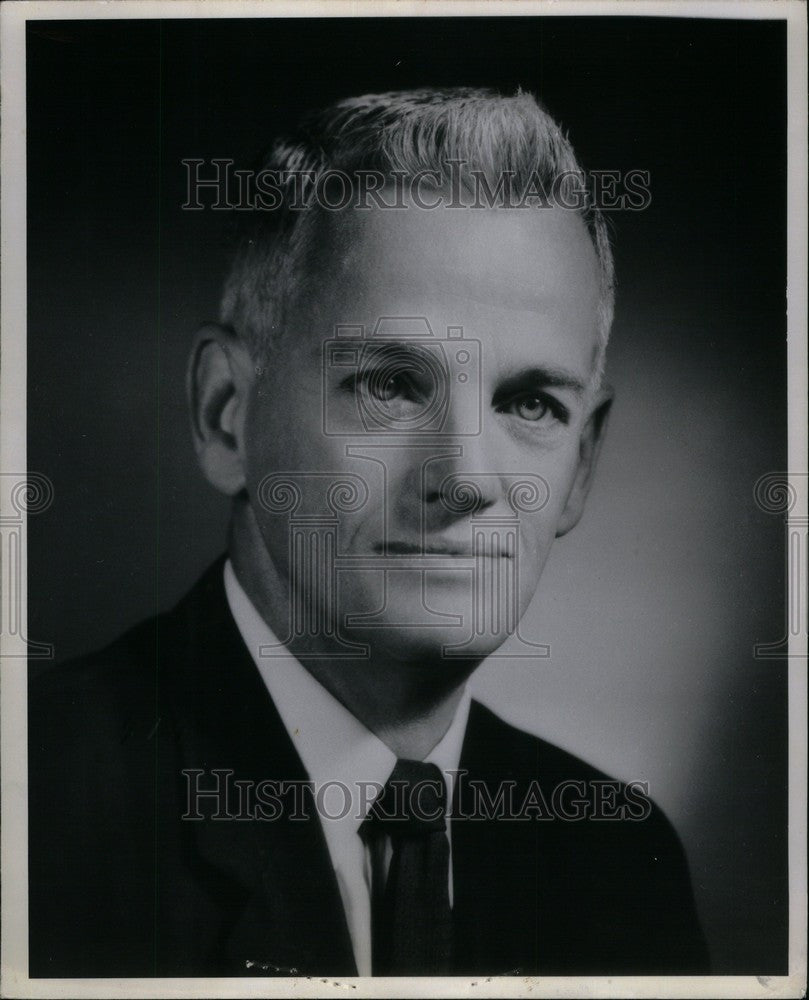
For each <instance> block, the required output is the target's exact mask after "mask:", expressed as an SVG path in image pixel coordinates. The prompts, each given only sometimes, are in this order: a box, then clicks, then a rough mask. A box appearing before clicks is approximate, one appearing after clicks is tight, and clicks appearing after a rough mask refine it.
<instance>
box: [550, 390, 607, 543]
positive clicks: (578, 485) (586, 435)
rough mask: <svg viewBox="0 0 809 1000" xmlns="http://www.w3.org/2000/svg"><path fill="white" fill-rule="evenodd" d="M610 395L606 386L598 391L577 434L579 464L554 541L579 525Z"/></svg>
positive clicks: (599, 449) (603, 433)
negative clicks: (578, 435) (579, 433)
mask: <svg viewBox="0 0 809 1000" xmlns="http://www.w3.org/2000/svg"><path fill="white" fill-rule="evenodd" d="M613 396H614V392H613V390H612V388H611V387H610V386H604V387H603V388H601V389H599V391H598V393H597V394H596V397H595V402H594V405H593V407H592V410H591V412H590V416H589V417H588V418H587V421H586V423H585V424H584V427H583V428H582V432H581V439H580V441H579V464H578V467H577V469H576V478H575V479H574V480H573V486H572V488H571V490H570V493H569V495H568V498H567V503H566V504H565V508H564V510H563V511H562V516H561V517H560V518H559V523H558V525H557V526H556V537H557V538H561V536H562V535H566V534H567V533H568V531H570V529H571V528H575V526H576V525H577V524H578V523H579V520H580V519H581V516H582V514H583V513H584V501H585V500H586V499H587V494H588V493H589V492H590V485H591V483H592V481H593V473H594V472H595V467H596V461H597V460H598V453H599V452H600V451H601V444H602V442H603V440H604V435H605V433H606V430H607V419H608V417H609V413H610V407H611V406H612V400H613Z"/></svg>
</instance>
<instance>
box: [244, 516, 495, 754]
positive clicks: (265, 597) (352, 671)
mask: <svg viewBox="0 0 809 1000" xmlns="http://www.w3.org/2000/svg"><path fill="white" fill-rule="evenodd" d="M251 521H252V518H250V517H248V518H239V517H236V518H234V520H233V523H232V526H231V534H230V545H229V549H230V558H231V562H232V564H233V569H234V572H235V574H236V578H237V579H238V581H239V584H240V585H241V587H242V589H243V590H244V592H245V593H246V595H247V597H248V598H249V599H250V601H251V602H252V603H253V605H254V607H255V608H256V610H257V611H258V613H259V614H260V615H261V617H262V618H263V619H264V621H265V622H266V623H267V625H268V626H269V627H270V629H272V631H273V632H274V633H275V635H276V636H277V637H279V638H282V637H283V636H284V633H285V629H286V621H287V613H288V595H287V594H286V593H285V592H284V590H285V588H284V586H283V585H282V582H281V581H280V580H279V579H278V574H277V571H276V570H275V568H274V567H273V566H272V564H271V562H270V559H269V556H268V555H267V557H266V560H262V561H261V562H259V560H256V559H255V558H253V556H252V553H255V552H257V551H258V552H262V553H265V552H266V550H265V548H264V546H263V542H262V540H261V539H260V537H256V532H257V526H256V525H255V522H254V521H252V524H251V523H250V522H251ZM246 553H251V555H250V556H246ZM265 563H266V564H265ZM287 589H288V585H287ZM306 641H307V646H306V655H305V656H304V657H301V658H300V662H301V663H302V665H303V666H304V667H305V668H306V669H307V670H308V671H309V673H310V674H312V676H313V677H314V678H315V679H316V680H317V681H318V682H319V683H320V684H322V685H323V687H324V688H326V690H327V691H328V692H329V693H330V694H331V695H332V696H333V697H335V698H336V699H337V700H338V701H339V702H340V703H341V704H342V705H344V706H345V707H346V708H347V709H348V711H349V712H351V714H352V715H354V716H355V718H357V719H358V720H359V721H360V722H361V723H362V724H363V725H364V726H366V728H368V729H369V730H370V731H371V732H373V733H374V734H375V735H376V736H378V737H379V739H380V740H382V742H383V743H385V744H386V746H388V747H389V748H390V750H391V751H392V752H393V753H395V754H396V756H397V757H399V758H408V759H411V760H423V759H424V758H425V757H426V756H427V755H428V754H429V753H430V751H431V750H432V749H433V748H434V747H435V746H436V745H437V744H438V743H439V742H440V740H441V739H442V737H443V736H444V734H445V733H446V731H447V730H448V729H449V726H450V725H451V723H452V719H453V717H454V715H455V711H456V709H457V707H458V703H459V701H460V699H461V697H462V694H463V686H464V683H465V681H466V680H467V679H468V677H469V675H470V674H471V673H472V672H473V671H474V669H475V668H476V667H477V666H478V661H468V662H467V661H460V660H458V661H452V662H451V663H448V662H447V661H446V660H441V659H440V658H439V660H438V661H437V662H436V663H434V664H433V663H430V662H429V661H428V660H427V658H426V657H425V656H423V655H419V656H418V658H417V659H414V660H413V661H412V662H410V661H409V660H408V659H407V658H402V657H401V655H398V656H393V655H390V653H389V652H380V651H376V650H374V648H373V646H371V649H370V655H369V656H367V657H362V658H360V657H357V658H356V659H355V658H351V657H349V658H346V657H345V655H344V654H343V655H341V656H340V657H339V658H336V657H335V656H334V655H333V650H332V649H331V648H330V647H329V645H328V641H327V640H326V639H325V638H324V637H320V636H312V637H308V638H307V640H306ZM291 652H292V653H293V655H294V654H295V652H296V651H295V650H291Z"/></svg>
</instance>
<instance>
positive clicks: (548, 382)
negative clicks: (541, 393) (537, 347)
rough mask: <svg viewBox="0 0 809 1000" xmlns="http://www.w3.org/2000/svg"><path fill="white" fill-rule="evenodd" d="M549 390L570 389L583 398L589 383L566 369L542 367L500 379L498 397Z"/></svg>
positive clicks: (528, 369)
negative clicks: (531, 390)
mask: <svg viewBox="0 0 809 1000" xmlns="http://www.w3.org/2000/svg"><path fill="white" fill-rule="evenodd" d="M547 388H551V389H569V390H570V391H571V392H573V393H575V394H576V395H577V396H583V395H584V394H585V392H586V391H587V382H585V381H584V380H583V379H582V378H580V377H579V376H578V375H576V374H575V373H574V372H571V371H568V370H567V369H566V368H551V367H545V366H542V365H540V366H537V367H534V368H526V369H524V370H523V371H520V372H516V373H515V374H513V375H509V376H507V377H506V378H503V379H500V380H499V381H498V384H497V395H498V396H505V395H510V394H513V393H517V392H521V391H524V390H530V389H547Z"/></svg>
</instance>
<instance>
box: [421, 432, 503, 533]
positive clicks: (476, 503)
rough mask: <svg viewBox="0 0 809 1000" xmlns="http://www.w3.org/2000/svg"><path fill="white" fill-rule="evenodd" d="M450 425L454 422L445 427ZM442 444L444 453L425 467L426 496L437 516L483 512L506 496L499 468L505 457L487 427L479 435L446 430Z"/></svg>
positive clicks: (429, 506) (427, 462)
mask: <svg viewBox="0 0 809 1000" xmlns="http://www.w3.org/2000/svg"><path fill="white" fill-rule="evenodd" d="M449 426H452V424H451V422H450V421H448V422H447V424H446V425H445V427H449ZM454 426H455V427H456V428H457V427H459V426H463V425H459V424H458V423H457V422H455V424H454ZM465 426H469V424H468V423H467V424H466V425H465ZM442 445H443V446H442V447H441V448H440V452H442V453H440V454H436V455H435V457H433V458H428V459H427V461H426V462H425V466H424V480H423V488H424V494H423V499H424V503H425V505H426V507H427V508H428V509H430V513H431V515H432V516H433V517H440V518H446V519H447V520H453V519H454V518H456V517H462V516H469V515H471V514H479V513H480V512H481V511H484V510H486V509H488V508H490V507H493V506H494V505H495V504H497V503H498V502H499V501H501V500H504V499H505V496H506V492H507V484H506V483H505V477H504V476H503V474H502V472H500V471H498V466H499V464H501V463H502V457H503V456H502V455H501V456H500V462H498V456H497V450H498V449H497V442H496V441H495V440H494V437H493V435H492V434H491V433H490V434H487V433H486V428H485V427H480V428H479V429H478V433H475V434H463V433H462V432H461V433H459V432H458V430H455V432H454V433H453V432H451V431H445V433H444V434H443V435H442ZM437 451H439V449H437Z"/></svg>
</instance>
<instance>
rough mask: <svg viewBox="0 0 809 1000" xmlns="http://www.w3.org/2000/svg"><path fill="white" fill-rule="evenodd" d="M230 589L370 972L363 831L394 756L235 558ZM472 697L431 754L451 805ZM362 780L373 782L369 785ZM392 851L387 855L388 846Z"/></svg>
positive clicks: (363, 969)
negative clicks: (259, 602) (268, 618)
mask: <svg viewBox="0 0 809 1000" xmlns="http://www.w3.org/2000/svg"><path fill="white" fill-rule="evenodd" d="M225 593H226V594H227V599H228V604H229V605H230V610H231V613H232V615H233V617H234V619H235V621H236V625H237V627H238V629H239V632H240V633H241V636H242V639H243V640H244V642H245V644H246V646H247V648H248V649H249V650H250V654H251V655H252V657H253V660H254V661H255V663H256V666H257V667H258V670H259V673H260V674H261V676H262V678H263V680H264V683H265V685H266V686H267V690H268V692H269V694H270V697H271V698H272V700H273V702H274V703H275V706H276V708H277V709H278V713H279V714H280V716H281V719H282V720H283V723H284V725H285V727H286V730H287V732H288V733H289V735H290V738H291V740H292V742H293V744H294V746H295V749H296V750H297V752H298V755H299V756H300V758H301V760H302V761H303V766H304V767H305V768H306V772H307V774H308V775H309V779H310V781H311V782H312V783H313V786H314V791H315V793H316V795H319V796H320V798H319V799H318V805H319V806H320V808H319V809H318V812H319V814H320V822H321V825H322V827H323V832H324V834H325V837H326V844H327V846H328V849H329V855H330V857H331V862H332V865H333V867H334V871H335V875H336V876H337V884H338V886H339V887H340V895H341V897H342V901H343V907H344V909H345V914H346V920H347V923H348V930H349V933H350V935H351V943H352V945H353V948H354V957H355V959H356V963H357V970H358V972H359V975H361V976H370V975H371V856H370V851H369V850H368V849H367V848H366V846H365V844H364V843H363V840H362V838H361V837H360V833H359V828H360V825H361V824H362V821H363V819H364V818H365V816H366V814H367V811H368V809H369V808H370V806H371V805H372V804H373V799H374V795H373V791H374V786H375V785H376V786H379V787H384V785H385V783H386V782H387V780H388V778H389V777H390V775H391V772H392V771H393V768H394V765H395V764H396V755H395V754H394V753H393V752H392V751H391V750H390V749H389V748H388V747H387V746H386V745H385V744H384V743H383V742H382V741H381V740H380V739H379V737H377V736H375V735H374V734H373V733H372V732H371V731H370V730H369V729H367V728H366V727H365V726H364V725H363V724H362V723H361V722H360V721H359V719H357V718H356V717H355V716H354V715H352V714H351V712H349V711H348V709H347V708H345V706H343V705H342V704H341V703H340V702H339V701H337V699H336V698H335V697H334V696H333V695H331V694H329V692H328V691H327V690H326V689H325V688H324V687H323V685H322V684H320V682H319V681H316V680H315V678H314V677H313V676H312V675H311V674H310V673H309V671H308V670H306V668H305V667H303V666H302V665H301V663H300V662H299V661H298V660H296V659H295V657H294V656H293V655H292V654H291V653H289V652H287V651H286V650H283V647H280V644H279V642H278V640H277V639H276V637H275V635H274V634H273V632H272V630H271V629H270V627H269V626H268V625H267V623H266V622H265V621H264V619H263V618H262V617H261V615H260V614H259V613H258V611H257V610H256V607H255V605H254V604H253V603H252V601H251V600H250V598H249V597H248V596H247V594H246V593H245V592H244V589H243V588H242V586H241V584H240V583H239V581H238V580H237V578H236V574H235V572H234V571H233V566H232V565H231V562H230V560H228V561H227V562H226V563H225ZM262 646H276V647H279V652H280V655H273V656H261V655H260V654H259V649H260V647H262ZM469 701H470V696H469V693H468V691H467V690H466V688H464V691H463V696H462V698H461V700H460V702H459V704H458V707H457V709H456V712H455V715H454V717H453V719H452V722H451V724H450V726H449V729H447V731H446V733H445V734H444V736H443V737H442V739H441V741H440V742H439V743H438V744H437V745H436V746H435V748H434V749H433V750H432V752H431V753H430V754H429V756H427V757H426V758H425V761H426V762H427V763H431V764H435V765H436V766H437V767H438V768H439V770H440V771H441V772H442V773H443V775H444V780H445V782H446V785H447V802H448V803H451V802H452V793H453V789H454V782H455V777H456V774H457V771H458V764H459V761H460V757H461V744H462V743H463V737H464V733H465V731H466V723H467V719H468V716H469ZM362 782H365V783H368V784H366V785H365V786H364V788H363V786H362V784H361V783H362ZM338 783H339V784H338ZM318 789H320V792H318ZM346 790H347V791H346ZM324 813H325V815H324ZM330 817H333V818H330ZM447 836H448V837H449V824H447ZM451 850H452V842H451V840H450V872H449V898H450V904H451V903H452V896H453V893H452V854H451ZM387 855H388V860H389V859H390V848H388V851H387Z"/></svg>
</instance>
